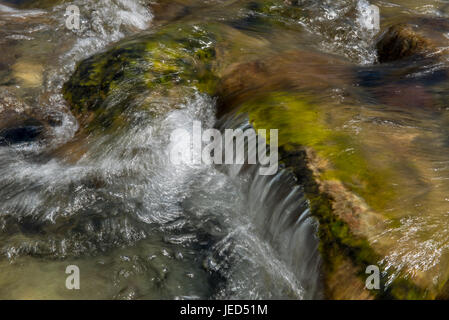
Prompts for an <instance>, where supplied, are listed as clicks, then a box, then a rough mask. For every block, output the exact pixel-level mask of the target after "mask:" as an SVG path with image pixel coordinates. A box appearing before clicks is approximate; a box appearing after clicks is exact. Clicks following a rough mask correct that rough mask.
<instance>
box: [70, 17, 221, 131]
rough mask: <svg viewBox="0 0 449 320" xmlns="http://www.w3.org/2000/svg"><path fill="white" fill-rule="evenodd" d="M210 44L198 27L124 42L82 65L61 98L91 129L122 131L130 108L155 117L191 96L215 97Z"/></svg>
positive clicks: (183, 27) (207, 34) (176, 28)
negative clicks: (64, 99) (211, 94)
mask: <svg viewBox="0 0 449 320" xmlns="http://www.w3.org/2000/svg"><path fill="white" fill-rule="evenodd" d="M215 42H216V39H215V37H214V35H213V33H212V32H210V31H209V30H208V31H206V30H205V29H203V27H202V26H197V25H181V26H178V25H175V26H169V27H167V28H164V29H162V30H160V31H158V32H157V33H155V34H150V35H145V36H142V37H139V38H136V39H133V40H131V41H126V42H124V43H121V44H119V45H117V46H116V47H114V48H112V49H110V50H109V51H106V52H104V53H100V54H97V55H94V56H92V57H90V58H88V59H86V60H84V61H82V62H81V63H80V64H79V65H78V67H77V68H76V71H75V72H74V74H73V75H72V77H71V78H70V79H69V81H68V82H67V83H66V84H65V85H64V88H63V92H64V97H65V98H66V100H67V101H68V102H69V103H70V105H71V108H72V110H73V111H74V113H75V114H76V115H77V116H79V117H80V118H81V119H82V120H85V121H87V123H89V127H90V128H92V126H102V127H104V128H108V127H111V126H112V127H116V126H121V125H122V124H124V123H126V122H127V121H128V120H130V119H127V114H126V111H127V109H129V108H132V109H133V110H134V111H136V110H142V111H147V112H150V113H156V114H157V113H159V112H160V111H163V110H157V109H158V108H159V109H161V106H162V109H164V110H165V107H167V106H169V107H171V108H172V107H173V101H177V102H179V101H180V99H181V97H183V96H186V95H187V96H188V95H190V96H191V95H192V94H193V92H194V91H199V92H204V93H212V92H213V91H214V86H215V82H216V78H215V76H214V74H213V73H212V64H211V63H212V60H213V59H214V57H215V49H214V45H215ZM156 102H159V106H158V108H155V105H156V104H157V103H156ZM164 106H165V107H164Z"/></svg>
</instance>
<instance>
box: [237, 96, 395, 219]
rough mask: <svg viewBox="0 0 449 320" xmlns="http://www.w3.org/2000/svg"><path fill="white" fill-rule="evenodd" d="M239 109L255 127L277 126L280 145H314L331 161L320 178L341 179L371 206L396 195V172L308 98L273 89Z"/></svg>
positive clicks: (377, 206)
mask: <svg viewBox="0 0 449 320" xmlns="http://www.w3.org/2000/svg"><path fill="white" fill-rule="evenodd" d="M240 110H241V112H247V113H248V114H249V118H250V121H251V122H252V123H253V125H254V126H255V127H256V128H266V129H275V128H278V129H279V145H280V146H285V145H288V144H296V145H301V146H308V147H312V148H313V149H314V150H315V151H316V152H317V153H318V155H319V156H320V157H322V158H323V159H327V160H329V161H330V164H331V166H330V168H329V170H327V171H326V172H324V173H323V176H322V177H321V178H322V179H325V180H333V179H335V180H339V181H342V182H343V183H344V184H345V185H346V186H347V187H348V188H349V189H350V190H352V191H353V192H355V193H357V194H359V195H360V196H361V197H363V198H364V199H365V200H366V202H367V203H368V204H369V205H370V206H371V207H372V208H374V209H376V210H382V209H384V208H385V207H386V206H387V204H388V203H389V201H391V200H393V199H394V198H395V192H394V190H393V189H392V188H389V187H388V186H389V183H388V181H389V179H391V177H392V175H394V172H393V171H392V170H390V169H385V168H376V166H374V165H373V164H371V163H370V161H369V159H367V158H366V157H365V156H364V154H363V151H362V147H361V146H360V145H359V144H358V142H357V141H356V140H355V139H353V138H352V137H351V136H350V135H349V134H348V133H345V132H342V131H338V130H335V129H332V128H331V127H330V126H329V125H328V124H327V123H326V120H325V118H326V115H325V114H324V112H323V111H321V109H319V108H318V107H317V106H316V105H314V104H313V103H311V102H308V101H307V100H306V99H305V98H303V97H301V96H298V95H294V94H291V93H285V92H274V93H269V94H267V95H264V96H262V97H260V98H258V99H256V100H252V101H249V102H246V103H245V104H244V105H243V106H242V107H241V108H240Z"/></svg>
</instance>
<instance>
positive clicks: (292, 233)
mask: <svg viewBox="0 0 449 320" xmlns="http://www.w3.org/2000/svg"><path fill="white" fill-rule="evenodd" d="M218 128H220V129H221V130H224V128H227V129H229V128H232V129H241V130H242V131H245V130H248V129H249V130H251V129H252V126H251V125H250V124H249V122H248V119H247V117H246V116H245V115H243V114H240V115H235V114H234V115H227V116H225V117H224V118H223V119H221V120H220V121H219V123H218ZM267 129H269V128H267ZM240 142H242V141H240ZM243 143H244V144H245V145H244V146H243V147H244V148H245V150H246V151H248V152H256V151H255V150H253V149H252V148H254V147H255V145H251V146H248V144H247V143H245V142H243ZM227 147H231V148H232V147H233V146H226V145H225V146H224V148H225V149H226V148H227ZM235 147H236V150H239V149H238V148H240V147H241V146H240V145H236V146H235ZM246 151H245V157H246V158H245V163H247V161H246V160H247V155H248V152H246ZM259 168H260V165H248V164H243V165H241V164H234V165H222V168H221V169H222V170H224V171H225V172H226V173H227V174H228V175H230V176H231V177H238V178H240V179H243V180H244V181H246V184H245V186H246V187H247V190H246V192H245V194H246V195H247V199H246V200H247V217H246V218H247V219H248V220H249V221H250V223H251V225H252V228H253V229H254V232H255V233H256V234H257V235H258V236H259V237H260V238H262V239H263V240H264V242H266V243H268V244H269V245H270V246H271V248H272V250H273V252H274V256H275V259H274V260H277V261H282V265H283V266H284V270H282V272H281V273H282V274H283V275H284V276H285V277H288V278H290V281H291V282H292V283H297V285H298V286H299V287H301V288H302V294H301V296H302V298H304V299H313V298H315V299H316V298H322V287H321V282H320V264H321V258H320V254H319V251H318V245H319V239H318V237H317V227H318V222H317V221H316V219H315V218H314V217H313V216H311V212H310V206H309V203H308V200H307V198H306V197H305V194H304V190H303V188H302V187H301V186H300V185H298V183H297V181H296V179H295V177H294V175H293V174H292V173H291V172H289V171H287V170H285V169H282V168H279V170H278V172H277V173H276V174H275V175H260V174H259ZM277 267H281V266H280V265H273V268H277Z"/></svg>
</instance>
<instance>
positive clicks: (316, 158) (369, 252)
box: [238, 91, 431, 299]
mask: <svg viewBox="0 0 449 320" xmlns="http://www.w3.org/2000/svg"><path fill="white" fill-rule="evenodd" d="M238 112H241V113H246V114H247V115H248V117H249V120H250V122H251V123H252V125H253V126H254V128H255V129H256V130H257V129H276V128H278V129H279V132H278V139H279V140H278V141H279V147H280V155H281V157H280V161H281V163H282V164H283V166H284V167H285V168H287V169H288V170H291V171H292V172H293V173H294V174H295V176H296V177H297V178H298V183H299V184H300V185H301V186H303V187H304V190H305V192H306V195H307V198H308V199H309V202H310V207H311V211H312V214H313V215H314V216H315V217H316V218H317V220H318V221H319V232H318V236H319V238H320V251H321V253H322V257H323V260H324V268H323V272H324V280H325V287H326V296H327V297H328V298H342V299H371V298H375V299H384V298H386V299H392V298H393V299H415V298H431V296H430V295H429V293H428V292H427V291H426V290H425V289H423V288H421V287H420V286H418V285H417V284H415V283H414V282H412V281H410V280H408V279H405V278H403V277H398V278H396V279H394V281H393V283H392V284H390V285H389V286H388V287H387V286H386V282H387V281H388V279H389V278H388V277H390V276H391V274H386V275H384V276H383V278H382V279H381V287H382V290H377V291H372V292H371V291H369V290H366V289H364V283H365V280H366V277H367V275H366V274H365V270H366V268H367V267H368V266H369V265H378V264H379V261H381V259H382V257H383V256H382V253H381V252H379V251H377V247H373V246H372V244H371V243H370V242H369V241H368V238H369V235H370V230H371V231H372V229H373V228H374V229H376V230H381V229H379V228H382V224H383V223H385V221H386V220H387V219H388V217H385V216H383V215H381V214H379V213H377V211H374V210H373V208H375V209H379V211H381V212H382V208H384V207H385V206H387V205H388V202H389V201H394V199H395V197H396V194H395V192H394V191H393V190H392V189H391V188H389V187H388V185H389V184H388V181H389V179H390V178H391V177H392V175H394V172H393V171H391V170H387V169H384V168H376V166H375V165H373V163H371V159H369V158H368V157H366V156H365V155H364V153H363V151H362V150H363V148H360V146H358V144H357V141H356V140H355V139H353V137H352V136H350V135H349V134H347V133H345V132H343V131H339V130H335V129H332V128H331V127H330V126H328V125H327V121H326V112H323V110H322V109H320V108H319V107H318V106H317V105H316V104H315V103H314V102H313V101H312V100H310V99H309V98H306V97H304V96H302V95H300V94H298V93H291V92H283V91H274V92H268V93H265V95H261V96H258V97H256V98H254V99H248V100H247V101H246V102H243V103H242V104H241V105H240V107H239V109H238ZM269 139H270V137H268V141H269ZM348 148H351V149H352V150H353V151H352V152H350V153H347V152H345V150H347V149H348ZM320 161H323V162H324V163H325V164H324V165H321V164H320V163H319V162H320ZM348 270H349V271H348ZM345 272H351V275H350V276H349V275H348V277H345V278H341V274H342V273H345ZM345 279H346V280H345ZM345 281H350V282H351V283H344V282H345ZM348 286H349V287H352V288H354V290H345V288H346V287H348Z"/></svg>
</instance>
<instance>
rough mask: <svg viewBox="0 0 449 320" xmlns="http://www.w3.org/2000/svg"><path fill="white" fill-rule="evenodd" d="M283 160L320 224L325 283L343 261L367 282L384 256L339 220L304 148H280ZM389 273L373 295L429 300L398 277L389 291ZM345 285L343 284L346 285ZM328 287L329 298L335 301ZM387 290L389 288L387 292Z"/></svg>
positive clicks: (286, 146)
mask: <svg viewBox="0 0 449 320" xmlns="http://www.w3.org/2000/svg"><path fill="white" fill-rule="evenodd" d="M280 154H281V160H282V162H283V164H284V165H285V167H286V168H289V169H290V170H292V171H293V173H294V175H295V176H296V177H297V179H298V182H299V184H300V185H302V186H303V187H304V191H305V193H306V196H307V198H308V199H309V203H310V208H311V212H312V215H313V216H314V217H316V218H317V220H318V222H319V229H318V236H319V238H320V247H319V250H320V252H321V256H322V259H323V264H324V266H323V267H324V268H323V271H324V278H325V284H326V283H327V282H326V281H327V279H331V278H333V274H334V273H335V272H338V269H339V268H340V266H341V264H342V262H343V261H344V260H347V259H349V261H351V263H352V265H353V266H354V267H355V269H356V270H357V271H356V276H358V277H360V279H361V281H362V282H364V281H365V280H366V277H367V275H366V274H365V270H366V268H367V267H368V266H369V265H377V264H378V262H379V261H380V259H381V257H380V256H379V255H378V254H377V253H376V252H375V251H374V250H373V248H372V247H371V246H370V244H369V242H368V241H367V240H366V239H365V238H362V237H358V236H355V235H354V234H353V233H352V232H351V229H350V227H349V226H348V224H347V223H345V222H344V221H342V220H341V219H339V217H337V216H336V215H335V214H334V212H333V210H332V203H333V199H332V198H331V197H330V196H329V195H328V194H326V193H322V192H320V190H319V186H318V184H317V182H316V181H315V177H314V175H313V173H312V172H311V170H310V169H309V168H308V166H307V163H308V161H309V160H308V159H307V154H306V152H305V151H304V149H303V148H301V146H298V145H294V144H286V145H284V146H283V147H281V148H280ZM388 276H391V275H389V274H387V275H385V276H384V277H383V278H382V279H381V288H383V289H381V290H373V291H370V293H371V294H372V295H373V296H374V298H376V299H416V298H420V299H423V298H429V296H428V292H427V291H425V290H423V289H421V288H419V287H418V286H416V285H415V284H413V283H412V282H411V281H409V280H407V279H404V278H396V279H395V280H394V281H393V283H392V284H390V285H389V286H388V287H387V288H386V281H387V279H388ZM342 285H343V284H342ZM325 287H326V294H327V297H328V298H333V297H332V295H331V294H330V292H329V288H327V286H325ZM385 288H386V289H385Z"/></svg>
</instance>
